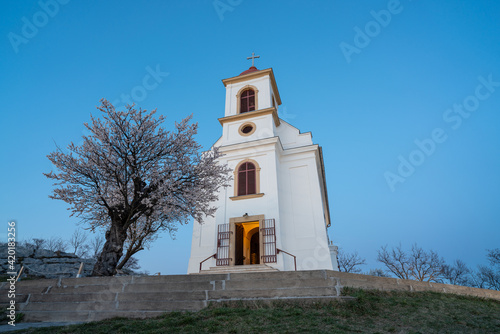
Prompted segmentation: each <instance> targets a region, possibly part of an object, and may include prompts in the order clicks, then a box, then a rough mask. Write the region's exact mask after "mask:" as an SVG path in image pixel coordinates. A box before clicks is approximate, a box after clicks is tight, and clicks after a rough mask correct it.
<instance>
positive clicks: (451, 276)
mask: <svg viewBox="0 0 500 334" xmlns="http://www.w3.org/2000/svg"><path fill="white" fill-rule="evenodd" d="M471 273H472V272H471V270H470V269H469V268H468V267H467V265H466V264H465V262H463V261H462V260H455V262H453V264H452V265H448V264H445V265H444V266H443V278H444V279H445V280H446V281H447V282H448V283H449V284H454V285H462V286H470V285H471V284H472V282H471V276H470V275H471Z"/></svg>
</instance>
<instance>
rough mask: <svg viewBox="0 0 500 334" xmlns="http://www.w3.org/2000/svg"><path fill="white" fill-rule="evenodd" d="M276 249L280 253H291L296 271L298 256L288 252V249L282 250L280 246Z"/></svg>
mask: <svg viewBox="0 0 500 334" xmlns="http://www.w3.org/2000/svg"><path fill="white" fill-rule="evenodd" d="M276 251H277V252H278V254H279V253H280V252H283V253H285V254H288V255H290V256H291V257H293V264H294V266H295V271H297V257H296V256H295V255H293V254H290V253H288V252H286V251H284V250H282V249H279V248H276Z"/></svg>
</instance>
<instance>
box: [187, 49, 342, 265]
mask: <svg viewBox="0 0 500 334" xmlns="http://www.w3.org/2000/svg"><path fill="white" fill-rule="evenodd" d="M255 58H259V56H255V54H252V57H248V59H252V66H251V67H250V68H249V69H248V70H246V71H244V72H242V73H240V74H239V75H238V76H234V77H231V78H228V79H224V80H222V83H223V84H224V86H225V88H226V100H225V112H224V117H221V118H219V119H218V120H219V123H220V124H221V126H222V136H221V137H220V138H219V139H218V140H217V142H216V143H215V144H214V147H219V150H220V152H221V153H222V157H220V158H219V161H220V163H223V164H227V165H228V166H229V167H230V168H231V169H232V170H233V181H232V183H233V184H232V185H231V186H230V187H227V188H224V189H221V190H220V193H219V199H218V201H217V202H216V203H214V205H215V206H216V207H217V211H216V214H215V217H206V219H205V221H204V223H203V224H198V223H194V226H193V239H192V246H191V258H190V261H189V267H188V273H198V272H200V271H203V272H232V271H242V270H251V271H268V270H280V271H290V270H312V269H330V270H338V264H337V247H336V246H333V245H331V244H330V242H329V240H328V234H327V228H328V227H330V212H329V205H328V197H327V190H326V181H325V172H324V165H323V156H322V150H321V147H319V146H318V145H317V144H313V142H312V136H311V133H310V132H306V133H300V131H299V130H298V129H297V128H295V127H293V126H292V125H290V124H288V123H287V122H285V121H283V120H281V119H280V118H279V117H278V107H279V105H281V98H280V94H279V92H278V87H277V85H276V80H275V77H274V72H273V70H272V68H268V69H263V70H259V69H257V68H256V67H255V64H254V60H255Z"/></svg>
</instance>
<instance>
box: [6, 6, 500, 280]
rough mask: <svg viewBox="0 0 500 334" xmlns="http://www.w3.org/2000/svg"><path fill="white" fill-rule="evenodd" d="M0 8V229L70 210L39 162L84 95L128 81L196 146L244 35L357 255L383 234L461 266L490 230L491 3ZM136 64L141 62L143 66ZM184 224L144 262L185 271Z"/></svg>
mask: <svg viewBox="0 0 500 334" xmlns="http://www.w3.org/2000/svg"><path fill="white" fill-rule="evenodd" d="M55 4H56V5H55ZM0 9H1V13H2V24H1V25H0V36H2V39H1V42H0V57H1V61H0V91H1V92H2V102H3V103H2V111H1V115H2V117H1V119H2V121H1V131H0V156H1V157H2V163H1V165H0V169H1V170H0V178H1V189H2V191H1V194H0V221H2V222H3V224H4V226H5V228H4V231H1V232H0V236H2V238H5V237H6V230H7V222H8V221H9V220H12V219H14V220H16V221H17V225H18V235H17V236H18V238H20V239H24V238H30V237H42V238H50V237H51V236H61V237H63V238H69V236H70V235H71V234H72V233H73V231H74V230H75V229H76V228H77V226H78V225H77V223H78V220H77V219H75V218H70V217H69V211H67V210H66V208H67V206H66V204H65V203H62V202H60V201H55V200H51V199H49V198H48V195H49V194H50V193H51V190H52V186H51V181H50V180H47V179H45V177H44V176H43V175H42V173H43V172H48V171H50V170H51V168H52V166H51V164H50V162H49V161H48V159H47V158H46V155H47V154H49V153H50V152H51V151H53V150H54V149H55V145H56V143H57V145H60V146H63V147H65V146H67V145H68V144H69V143H70V142H71V141H73V142H75V143H79V142H81V136H82V135H84V134H85V131H84V126H83V123H84V122H88V121H89V120H90V113H94V114H96V109H95V107H96V106H97V105H98V104H99V99H101V98H107V99H108V100H110V101H117V102H119V103H121V104H123V103H122V102H120V101H121V100H122V96H126V95H129V96H130V98H132V100H133V101H135V102H136V103H137V105H138V106H140V107H142V108H145V109H152V108H158V111H159V112H160V113H161V114H164V115H166V116H167V124H168V126H171V125H172V124H173V122H174V121H178V120H180V119H182V118H184V117H186V116H187V115H189V114H191V113H192V114H194V120H195V121H197V122H198V123H199V126H200V130H199V135H198V137H197V139H198V141H199V142H200V143H201V144H202V145H203V146H204V147H205V148H208V147H209V146H210V145H212V144H213V143H214V142H215V140H217V138H218V137H219V136H220V134H221V127H220V124H219V123H218V121H217V118H219V117H222V116H223V115H224V98H225V89H224V86H223V84H222V83H221V79H224V78H229V77H232V76H235V75H238V74H239V73H240V72H242V71H243V70H245V69H247V68H248V67H249V66H250V62H249V61H247V60H246V57H247V56H250V55H251V53H252V52H255V53H256V54H258V55H260V56H261V58H260V59H258V60H256V66H257V67H258V68H259V69H264V68H269V67H272V68H273V70H274V73H275V76H276V80H277V84H278V88H279V91H280V95H281V99H282V102H283V104H282V105H281V107H280V115H281V117H282V118H284V119H285V120H286V121H287V122H289V123H291V124H292V125H294V126H296V127H298V128H299V129H300V130H301V131H303V132H307V131H311V132H312V133H313V140H314V142H315V143H318V144H320V145H321V146H322V147H323V151H324V158H325V166H326V176H327V186H328V191H329V199H330V207H331V214H332V227H331V228H330V230H329V233H330V237H331V238H332V240H333V241H334V242H335V244H337V245H339V246H341V247H342V248H344V249H345V250H347V251H350V252H352V251H355V250H356V251H358V252H359V254H360V255H361V256H362V257H364V258H366V259H367V261H368V263H369V265H367V266H365V267H364V268H363V269H364V270H368V269H369V268H374V267H380V265H379V264H377V263H376V261H375V258H376V251H377V249H378V248H379V247H380V246H382V245H389V246H395V245H398V244H399V243H401V244H402V245H403V247H405V248H409V247H410V246H411V244H412V243H415V242H416V243H418V244H419V245H420V246H422V247H424V248H425V249H433V250H435V251H437V252H438V253H439V254H440V255H442V256H443V257H445V259H446V260H448V261H453V260H454V259H456V258H459V259H462V260H464V261H465V262H466V263H468V264H469V265H470V266H472V267H475V266H476V265H478V264H484V263H486V261H485V254H486V249H488V248H495V247H500V205H499V204H500V203H499V200H500V173H499V171H500V131H499V127H500V113H499V111H500V57H499V56H500V34H499V33H498V32H499V31H500V3H497V2H492V1H486V0H468V1H459V0H455V1H451V0H443V1H439V2H436V1H430V0H418V1H417V0H413V1H411V0H401V1H399V2H398V1H394V0H391V1H387V0H380V1H379V0H376V1H374V0H371V1H367V0H364V1H361V0H360V1H347V0H344V1H338V0H335V1H272V2H271V1H248V0H244V1H239V0H232V1H230V0H220V1H210V0H207V1H148V2H138V1H123V0H122V1H107V2H98V1H85V2H84V1H75V0H73V1H67V0H66V1H63V0H61V1H60V2H55V0H54V1H51V0H42V1H40V2H37V1H32V2H30V1H3V2H2V3H1V4H0ZM346 50H347V51H346ZM151 72H156V73H157V74H156V80H152V81H147V82H146V83H144V78H145V77H146V76H147V75H148V73H151ZM454 105H455V106H454ZM461 106H462V107H461ZM457 108H458V109H457ZM460 108H462V110H461V111H460V112H459V111H458V110H460ZM436 131H437V132H436ZM433 134H434V135H433ZM431 140H432V142H430V141H431ZM415 141H417V142H419V143H421V144H420V146H422V145H424V146H423V147H424V148H423V149H422V148H420V147H419V146H418V145H417V144H416V143H415ZM425 145H427V146H425ZM424 151H426V152H427V153H426V152H424ZM401 161H406V162H401ZM408 164H411V166H408ZM400 165H404V166H402V167H401V166H400ZM398 169H399V170H400V171H398ZM388 173H392V174H388ZM387 175H391V176H390V179H391V180H392V181H391V182H392V187H391V185H390V183H388V182H387ZM395 177H396V178H395ZM402 180H404V182H401V181H402ZM191 231H192V226H190V225H189V226H183V227H180V229H179V232H178V234H177V239H176V240H172V239H170V237H169V236H168V235H163V237H162V238H161V239H159V240H157V241H156V243H155V244H154V246H153V247H152V248H151V249H150V250H149V251H144V252H142V254H140V255H139V256H138V258H139V259H140V263H141V264H142V268H143V269H145V270H149V271H150V272H152V273H154V272H162V273H163V274H174V273H185V272H186V270H187V261H188V259H189V252H190V242H191ZM168 254H174V255H175V256H167V255H168ZM208 255H209V254H207V256H208Z"/></svg>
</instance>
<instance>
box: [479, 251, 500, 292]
mask: <svg viewBox="0 0 500 334" xmlns="http://www.w3.org/2000/svg"><path fill="white" fill-rule="evenodd" d="M487 258H488V261H489V262H490V267H486V266H479V270H478V272H477V278H478V281H479V285H480V287H482V288H486V289H492V290H500V249H499V248H495V249H490V250H488V255H487Z"/></svg>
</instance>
